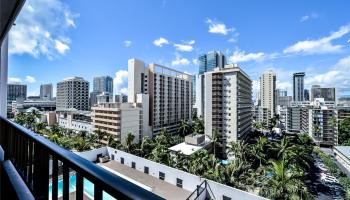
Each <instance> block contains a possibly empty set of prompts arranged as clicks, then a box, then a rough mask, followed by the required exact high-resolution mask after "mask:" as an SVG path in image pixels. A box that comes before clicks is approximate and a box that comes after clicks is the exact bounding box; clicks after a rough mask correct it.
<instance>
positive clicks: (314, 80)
mask: <svg viewBox="0 0 350 200" xmlns="http://www.w3.org/2000/svg"><path fill="white" fill-rule="evenodd" d="M305 84H306V85H308V86H309V87H311V85H321V86H327V87H335V88H337V90H338V91H339V92H341V93H348V94H349V93H350V87H349V86H350V56H348V57H345V58H342V59H340V60H339V61H338V62H337V63H336V64H335V65H334V66H332V67H331V68H330V70H328V71H327V72H325V73H321V74H316V75H313V76H306V78H305Z"/></svg>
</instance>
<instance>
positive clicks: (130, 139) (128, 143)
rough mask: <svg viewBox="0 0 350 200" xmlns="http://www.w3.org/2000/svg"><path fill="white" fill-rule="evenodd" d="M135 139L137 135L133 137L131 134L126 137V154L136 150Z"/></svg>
mask: <svg viewBox="0 0 350 200" xmlns="http://www.w3.org/2000/svg"><path fill="white" fill-rule="evenodd" d="M134 139H135V135H133V134H132V133H131V132H130V133H128V134H127V135H126V138H125V144H124V145H125V150H126V152H128V153H131V152H132V151H133V150H134V148H133V147H134V146H133V143H134Z"/></svg>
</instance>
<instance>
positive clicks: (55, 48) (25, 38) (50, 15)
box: [9, 0, 78, 59]
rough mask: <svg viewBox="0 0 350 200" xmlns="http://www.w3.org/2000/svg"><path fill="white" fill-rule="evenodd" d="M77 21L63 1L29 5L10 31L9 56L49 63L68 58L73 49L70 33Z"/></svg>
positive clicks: (37, 0) (46, 0)
mask: <svg viewBox="0 0 350 200" xmlns="http://www.w3.org/2000/svg"><path fill="white" fill-rule="evenodd" d="M77 17H78V15H77V14H73V13H72V12H71V11H70V9H69V7H68V5H67V4H65V3H63V2H62V1H61V0H28V1H26V4H25V5H24V8H23V9H22V11H21V13H20V15H19V16H18V18H17V20H16V26H13V27H12V29H11V31H10V37H9V39H10V42H9V53H10V54H19V55H21V54H29V55H32V56H33V57H35V58H38V57H39V56H46V57H47V58H49V59H53V58H55V57H57V56H58V55H60V54H65V53H66V51H67V50H69V49H70V47H69V45H70V39H69V38H68V36H67V31H68V30H70V28H74V27H75V26H76V25H75V21H74V20H75V18H77ZM56 41H59V42H60V43H57V42H56ZM61 43H62V44H61Z"/></svg>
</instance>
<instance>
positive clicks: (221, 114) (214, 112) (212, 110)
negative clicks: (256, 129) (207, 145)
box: [204, 64, 253, 157]
mask: <svg viewBox="0 0 350 200" xmlns="http://www.w3.org/2000/svg"><path fill="white" fill-rule="evenodd" d="M204 84H205V87H204V88H205V94H204V96H205V106H204V107H205V109H204V124H205V134H206V135H209V136H211V137H213V135H214V134H215V133H217V134H219V135H220V136H222V137H221V138H222V139H221V143H222V145H221V147H222V148H220V150H219V151H218V152H221V155H222V156H223V157H225V156H226V145H227V144H228V143H229V142H231V141H238V140H243V139H245V138H246V137H247V136H248V134H249V133H250V131H251V125H252V124H251V123H252V106H253V102H252V81H251V79H250V78H249V76H248V75H247V74H246V73H245V72H244V71H242V70H241V69H240V68H239V67H237V66H236V65H233V64H231V65H226V66H225V68H221V69H220V68H216V69H215V70H214V71H211V72H206V73H204Z"/></svg>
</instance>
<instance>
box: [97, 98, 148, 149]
mask: <svg viewBox="0 0 350 200" xmlns="http://www.w3.org/2000/svg"><path fill="white" fill-rule="evenodd" d="M140 98H141V97H140ZM91 110H92V126H93V130H94V131H96V130H100V131H104V132H106V133H107V134H112V135H114V136H115V137H116V139H117V140H119V141H121V142H124V141H125V138H126V136H127V135H128V134H129V133H131V134H133V135H134V136H135V139H134V142H135V143H138V142H139V141H141V140H142V138H143V137H144V136H150V131H149V128H148V129H147V127H143V126H144V125H145V126H147V124H144V121H143V108H142V105H141V103H138V104H137V103H99V104H97V105H96V106H93V107H92V108H91ZM147 117H148V116H147Z"/></svg>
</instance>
